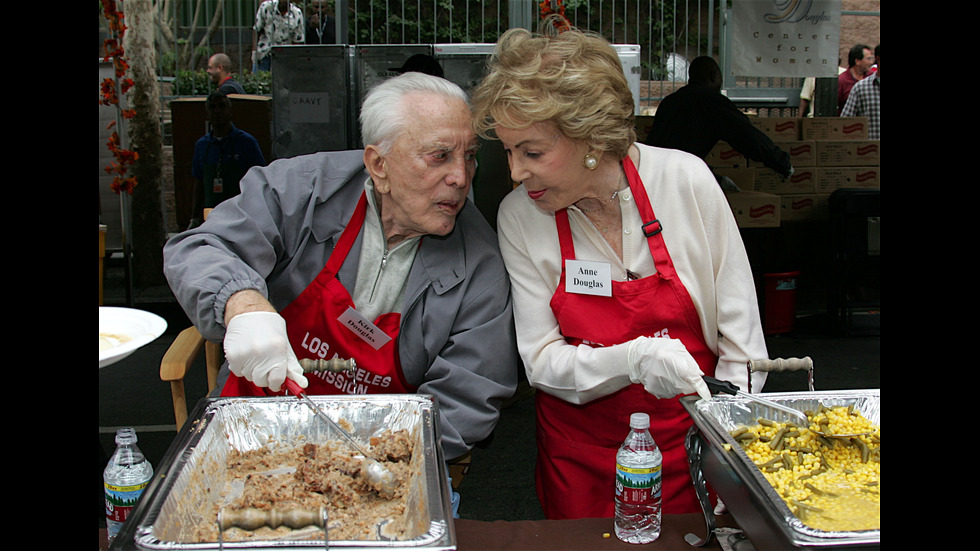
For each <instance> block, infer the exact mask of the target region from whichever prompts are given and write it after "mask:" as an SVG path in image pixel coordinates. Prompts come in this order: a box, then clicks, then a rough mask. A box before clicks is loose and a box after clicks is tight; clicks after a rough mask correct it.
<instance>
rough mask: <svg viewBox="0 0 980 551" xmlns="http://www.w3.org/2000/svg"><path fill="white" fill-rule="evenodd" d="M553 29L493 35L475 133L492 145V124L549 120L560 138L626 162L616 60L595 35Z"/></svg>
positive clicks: (627, 127) (623, 91)
mask: <svg viewBox="0 0 980 551" xmlns="http://www.w3.org/2000/svg"><path fill="white" fill-rule="evenodd" d="M562 22H563V21H562ZM558 27H559V25H555V21H553V20H551V19H546V20H544V21H543V22H542V25H541V29H540V30H539V31H538V33H531V32H530V31H528V30H526V29H511V30H509V31H507V32H506V33H504V34H503V36H501V37H500V40H499V41H498V42H497V46H496V48H495V49H494V52H493V55H492V56H491V57H490V60H489V61H488V65H487V75H486V76H485V77H484V79H483V81H482V82H481V83H480V85H479V86H478V87H477V88H476V90H474V92H473V113H474V119H473V120H474V122H473V125H474V130H475V131H476V133H477V134H479V135H480V136H482V137H484V138H487V139H495V138H496V136H495V135H494V133H493V128H494V127H495V126H496V125H503V126H506V127H510V128H526V127H528V126H531V125H533V124H536V123H540V122H551V123H553V124H554V125H555V126H557V127H558V130H559V132H561V133H562V134H563V135H564V136H565V137H566V138H569V139H571V140H577V141H584V142H587V143H588V144H589V146H590V148H591V149H593V150H596V151H605V152H609V153H611V154H613V155H616V156H617V158H623V157H625V156H626V154H627V152H628V150H629V147H630V146H631V145H632V144H633V142H635V141H636V129H635V118H634V112H633V109H634V107H633V95H632V93H631V92H630V88H629V84H628V83H627V81H626V76H625V75H624V74H623V66H622V62H621V61H620V59H619V56H618V55H617V53H616V51H615V50H614V49H613V47H612V46H611V45H610V44H609V42H608V41H606V39H605V38H603V37H601V36H599V35H597V34H594V33H592V32H589V31H582V30H579V29H576V28H574V27H567V24H566V26H565V27H564V28H565V29H567V30H559V28H558Z"/></svg>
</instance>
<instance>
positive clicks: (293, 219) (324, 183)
mask: <svg viewBox="0 0 980 551" xmlns="http://www.w3.org/2000/svg"><path fill="white" fill-rule="evenodd" d="M361 128H362V135H363V138H364V141H365V143H366V144H367V146H366V148H365V149H364V150H363V151H340V152H321V153H315V154H311V155H302V156H298V157H294V158H288V159H280V160H277V161H274V162H272V163H270V164H269V166H267V167H261V168H255V169H252V170H251V171H249V172H248V174H246V176H245V178H243V180H242V183H241V188H242V193H241V194H240V195H238V196H237V197H234V198H232V199H229V200H228V201H225V202H224V203H221V204H220V205H219V206H218V207H217V208H216V209H215V210H214V211H212V213H211V215H210V216H209V217H208V220H207V221H206V222H205V223H204V224H203V225H201V226H200V227H199V228H196V229H193V230H190V231H186V232H183V233H181V234H179V235H177V236H176V237H174V238H173V239H171V241H169V242H168V243H167V245H166V246H165V248H164V265H165V268H164V269H165V273H166V276H167V279H168V282H169V284H170V286H171V288H172V289H173V291H174V294H175V296H176V297H177V299H178V301H179V302H180V304H181V305H182V307H183V308H184V311H185V312H186V313H187V315H188V316H189V318H190V319H191V321H192V322H193V323H194V325H195V326H196V327H197V328H198V329H199V330H200V331H201V334H202V335H203V336H204V337H205V338H207V339H209V340H212V341H222V340H223V341H224V349H225V355H226V358H227V363H226V365H224V366H223V367H222V370H221V378H222V379H225V378H226V379H227V380H226V381H225V382H219V388H222V394H223V395H226V396H229V395H261V396H264V395H273V394H281V392H280V387H281V386H282V384H283V381H284V380H285V378H286V377H290V378H291V379H293V380H295V381H297V382H298V383H299V384H300V386H302V387H304V388H306V391H307V392H308V393H309V394H339V393H341V392H344V393H368V394H370V393H420V394H431V395H433V396H435V397H436V398H437V399H438V401H439V408H440V410H439V412H440V427H439V430H440V432H441V443H442V448H443V451H444V454H445V457H446V459H447V460H453V459H455V458H458V457H461V456H464V455H465V454H467V453H468V452H469V450H470V449H471V448H472V447H473V446H474V445H476V444H477V443H479V442H482V441H484V440H486V439H488V437H490V436H491V433H492V431H493V428H494V426H495V425H496V423H497V420H498V418H499V415H500V407H501V403H502V401H503V400H504V399H506V398H509V397H510V396H512V395H513V394H514V391H515V389H516V387H517V351H516V345H515V336H514V327H513V312H512V305H511V296H510V284H509V281H508V278H507V273H506V271H505V269H504V265H503V261H502V259H501V257H500V252H499V249H498V246H497V240H496V235H495V234H494V233H493V231H492V230H491V228H490V226H489V224H488V223H487V222H486V220H485V219H484V218H483V216H482V215H481V214H480V212H479V210H477V208H476V207H475V205H473V204H472V202H470V201H467V199H466V194H467V192H468V191H469V187H470V183H471V178H472V176H473V171H474V166H473V165H474V163H473V155H474V154H475V150H476V147H477V145H478V142H477V138H476V135H475V134H474V133H473V129H472V126H471V119H470V110H469V106H468V104H467V101H466V94H465V93H464V92H463V91H462V90H461V89H460V88H459V87H458V86H456V85H455V84H453V83H451V82H449V81H447V80H444V79H440V78H436V77H432V76H429V75H424V74H421V73H407V74H405V75H400V76H397V77H393V78H391V79H387V80H385V81H384V82H382V83H381V84H379V85H377V86H376V87H375V88H374V89H372V91H371V92H370V93H369V94H368V96H367V97H366V99H365V101H364V105H363V108H362V111H361ZM355 326H356V327H358V328H364V329H365V330H364V331H354V330H352V329H351V327H355ZM313 342H316V343H318V344H317V346H312V344H311V343H313ZM336 356H339V357H341V358H345V359H347V358H353V359H354V360H355V361H356V363H357V367H358V371H357V373H356V374H355V375H352V376H346V375H344V374H339V375H335V374H331V373H319V374H312V373H311V374H308V375H304V374H303V372H302V369H301V368H300V366H299V363H298V359H302V358H311V359H316V358H321V357H322V358H333V357H336ZM229 371H230V374H229Z"/></svg>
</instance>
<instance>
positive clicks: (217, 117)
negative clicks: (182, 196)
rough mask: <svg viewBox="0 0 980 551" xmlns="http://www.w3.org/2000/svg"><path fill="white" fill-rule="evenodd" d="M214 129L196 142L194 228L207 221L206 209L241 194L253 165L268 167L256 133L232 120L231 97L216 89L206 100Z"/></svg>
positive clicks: (207, 111)
mask: <svg viewBox="0 0 980 551" xmlns="http://www.w3.org/2000/svg"><path fill="white" fill-rule="evenodd" d="M204 109H205V111H206V113H207V117H208V123H209V125H210V127H211V130H210V131H209V132H208V133H207V134H205V135H204V136H201V138H200V139H199V140H197V143H195V144H194V157H193V158H192V160H191V174H193V176H194V200H193V203H192V205H193V206H192V207H191V212H192V213H193V216H192V217H191V221H190V225H189V226H188V229H190V228H196V227H197V226H200V225H201V223H202V222H203V220H204V218H203V212H204V209H206V208H214V207H216V206H218V203H220V202H222V201H224V200H225V199H228V198H230V197H234V196H236V195H238V193H239V191H240V188H239V181H240V180H241V179H242V176H244V175H245V173H246V172H248V169H250V168H252V167H253V166H264V165H265V156H263V155H262V148H260V147H259V142H258V140H256V139H255V137H254V136H252V135H251V134H249V133H248V132H245V131H244V130H242V129H240V128H238V127H237V126H235V124H234V123H233V122H232V114H231V100H230V99H228V97H227V96H225V95H224V94H223V93H221V92H214V93H212V94H211V95H210V96H208V99H207V100H205V102H204Z"/></svg>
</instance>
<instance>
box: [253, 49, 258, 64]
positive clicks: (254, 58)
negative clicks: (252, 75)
mask: <svg viewBox="0 0 980 551" xmlns="http://www.w3.org/2000/svg"><path fill="white" fill-rule="evenodd" d="M258 62H259V52H258V50H252V63H258Z"/></svg>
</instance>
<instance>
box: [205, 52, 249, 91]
mask: <svg viewBox="0 0 980 551" xmlns="http://www.w3.org/2000/svg"><path fill="white" fill-rule="evenodd" d="M207 73H208V76H209V77H211V82H212V83H214V85H215V86H217V87H218V90H217V91H218V92H220V93H222V94H225V95H228V94H244V93H245V89H244V88H242V85H241V84H239V82H238V81H237V80H235V79H234V77H232V74H231V58H230V57H228V54H221V53H218V54H214V55H213V56H211V58H210V59H208V68H207Z"/></svg>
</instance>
